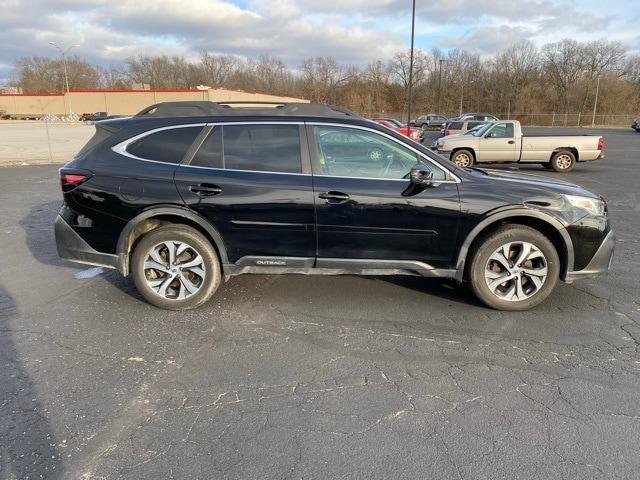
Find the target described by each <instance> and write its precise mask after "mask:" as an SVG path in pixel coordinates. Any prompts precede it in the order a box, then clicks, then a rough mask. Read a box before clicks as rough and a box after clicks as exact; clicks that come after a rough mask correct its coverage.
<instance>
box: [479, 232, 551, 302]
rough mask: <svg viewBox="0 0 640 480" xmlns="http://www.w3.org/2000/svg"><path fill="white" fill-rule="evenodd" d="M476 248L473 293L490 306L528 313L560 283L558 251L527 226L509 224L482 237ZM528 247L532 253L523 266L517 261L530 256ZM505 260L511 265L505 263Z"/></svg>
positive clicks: (543, 237)
mask: <svg viewBox="0 0 640 480" xmlns="http://www.w3.org/2000/svg"><path fill="white" fill-rule="evenodd" d="M475 245H476V247H475V248H474V249H473V251H472V252H471V255H472V256H471V264H470V267H469V281H470V283H471V289H472V290H473V292H474V293H475V294H476V296H477V297H478V298H479V299H480V301H482V303H484V304H485V305H487V306H488V307H491V308H494V309H496V310H506V311H522V310H528V309H530V308H533V307H535V306H536V305H538V304H539V303H541V302H542V301H544V300H545V299H546V298H547V297H548V296H549V294H550V293H551V292H552V291H553V289H554V288H555V286H556V284H557V283H558V277H559V275H560V259H559V257H558V252H557V251H556V249H555V247H554V246H553V244H552V243H551V241H550V240H549V239H548V238H547V237H546V236H544V235H543V234H542V233H540V232H539V231H538V230H535V229H533V228H530V227H527V226H524V225H505V226H503V227H500V228H499V229H497V230H495V231H494V232H492V233H490V234H488V235H487V236H485V237H482V238H480V239H479V241H478V242H476V244H475ZM505 245H508V246H509V247H508V249H507V250H506V251H508V252H509V256H508V257H507V255H505V254H504V252H505V249H504V246H505ZM527 246H528V247H529V248H530V250H528V252H529V254H528V256H527V257H525V262H524V263H522V264H521V265H523V266H522V267H520V266H518V264H517V263H515V262H513V260H517V259H518V256H519V255H521V254H523V253H526V251H527V250H526V248H527ZM500 254H502V257H501V256H500ZM501 259H504V260H501ZM505 260H506V261H507V262H510V264H505ZM545 269H546V270H545ZM533 273H535V274H533ZM501 278H505V279H506V280H505V282H503V283H496V281H497V280H499V279H501ZM518 284H519V285H518Z"/></svg>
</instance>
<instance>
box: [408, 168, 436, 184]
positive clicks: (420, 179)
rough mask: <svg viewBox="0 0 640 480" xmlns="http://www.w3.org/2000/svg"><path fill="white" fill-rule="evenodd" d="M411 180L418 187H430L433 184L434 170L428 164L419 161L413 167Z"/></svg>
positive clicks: (410, 174) (410, 175)
mask: <svg viewBox="0 0 640 480" xmlns="http://www.w3.org/2000/svg"><path fill="white" fill-rule="evenodd" d="M409 181H410V182H411V184H412V185H416V186H418V187H430V186H432V185H433V172H432V171H431V170H429V168H428V167H427V166H426V165H424V164H422V163H418V164H417V165H415V166H414V167H413V168H412V169H411V172H410V173H409Z"/></svg>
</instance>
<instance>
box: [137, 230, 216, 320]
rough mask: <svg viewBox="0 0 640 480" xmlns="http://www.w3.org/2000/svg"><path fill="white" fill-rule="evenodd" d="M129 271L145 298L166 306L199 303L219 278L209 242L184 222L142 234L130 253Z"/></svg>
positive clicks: (176, 307)
mask: <svg viewBox="0 0 640 480" xmlns="http://www.w3.org/2000/svg"><path fill="white" fill-rule="evenodd" d="M131 274H132V277H133V281H134V283H135V285H136V287H137V289H138V291H139V292H140V294H141V295H142V296H143V297H144V298H145V300H147V301H148V302H149V303H151V304H152V305H155V306H156V307H160V308H165V309H168V310H187V309H190V308H195V307H198V306H199V305H201V304H203V303H204V302H206V301H207V300H208V299H209V298H211V296H212V295H213V294H214V292H215V291H216V290H217V288H218V286H219V285H220V278H221V275H220V262H219V261H218V256H217V255H216V252H215V251H214V249H213V247H212V246H211V243H210V242H209V241H208V240H207V238H205V237H204V236H203V235H202V234H201V233H200V232H198V231H197V230H195V229H193V228H191V227H188V226H186V225H167V226H163V227H160V228H158V229H156V230H153V231H152V232H150V233H148V234H147V235H145V236H144V237H143V238H142V240H140V242H139V243H138V245H137V246H136V248H135V250H134V251H133V255H132V256H131Z"/></svg>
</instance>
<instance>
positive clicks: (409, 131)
mask: <svg viewBox="0 0 640 480" xmlns="http://www.w3.org/2000/svg"><path fill="white" fill-rule="evenodd" d="M371 120H373V121H374V122H377V123H379V124H380V125H384V126H385V127H387V128H390V129H391V130H395V131H396V132H398V133H400V134H401V135H404V136H406V137H409V138H410V139H411V140H414V141H416V142H417V141H419V139H420V129H419V128H415V127H407V126H406V125H404V124H403V123H402V122H401V121H400V120H396V119H395V118H372V119H371Z"/></svg>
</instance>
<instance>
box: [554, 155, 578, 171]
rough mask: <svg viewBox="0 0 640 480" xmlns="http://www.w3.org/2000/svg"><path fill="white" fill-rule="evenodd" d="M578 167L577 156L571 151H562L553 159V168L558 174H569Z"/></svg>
mask: <svg viewBox="0 0 640 480" xmlns="http://www.w3.org/2000/svg"><path fill="white" fill-rule="evenodd" d="M575 165H576V156H575V155H574V154H573V153H572V152H570V151H569V150H561V151H559V152H556V153H555V154H554V155H553V157H551V168H553V169H554V170H555V171H556V172H560V173H567V172H570V171H571V170H573V167H574V166H575Z"/></svg>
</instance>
